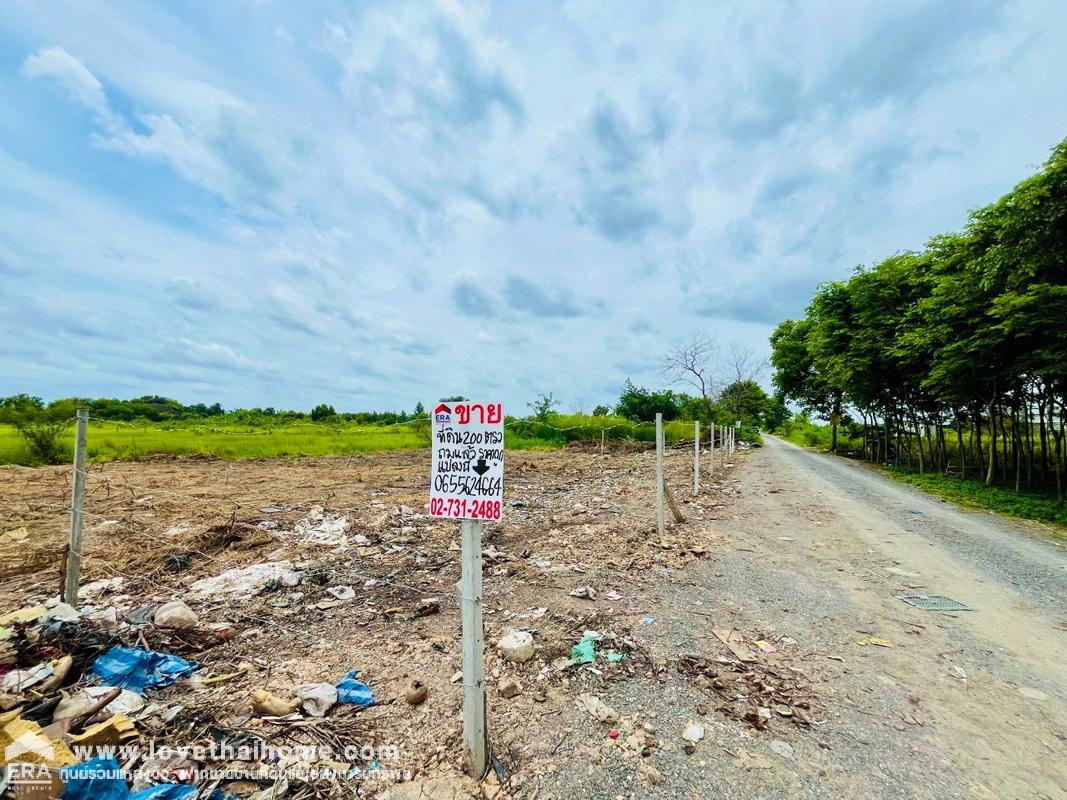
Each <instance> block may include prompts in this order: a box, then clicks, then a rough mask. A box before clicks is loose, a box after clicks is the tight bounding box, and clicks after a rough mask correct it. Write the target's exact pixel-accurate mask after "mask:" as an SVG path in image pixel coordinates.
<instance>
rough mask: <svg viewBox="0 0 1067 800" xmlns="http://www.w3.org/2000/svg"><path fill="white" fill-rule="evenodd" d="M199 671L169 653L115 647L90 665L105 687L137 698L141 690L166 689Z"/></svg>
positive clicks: (189, 662)
mask: <svg viewBox="0 0 1067 800" xmlns="http://www.w3.org/2000/svg"><path fill="white" fill-rule="evenodd" d="M199 668H200V665H199V664H197V663H196V662H195V661H186V660H185V659H184V658H180V657H179V656H174V655H170V654H169V653H157V652H153V651H151V650H142V649H140V648H138V647H120V646H119V645H115V646H114V647H112V648H111V649H110V650H108V651H107V652H106V653H104V654H103V655H102V656H99V657H98V658H97V659H96V661H95V662H93V668H92V673H93V675H95V676H96V677H97V678H99V679H100V680H101V682H102V683H105V684H107V685H108V686H117V687H120V688H125V689H129V690H130V691H132V692H136V693H137V694H140V693H141V692H143V691H144V690H145V689H158V688H160V687H163V686H170V685H171V684H172V683H174V682H175V681H176V680H178V679H179V678H184V677H186V676H188V675H191V674H192V673H194V672H195V671H196V670H197V669H199Z"/></svg>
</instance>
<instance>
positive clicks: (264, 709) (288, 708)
mask: <svg viewBox="0 0 1067 800" xmlns="http://www.w3.org/2000/svg"><path fill="white" fill-rule="evenodd" d="M298 708H300V701H299V700H283V699H282V698H280V697H278V696H277V695H274V694H271V693H270V692H268V691H267V690H266V689H253V690H252V711H253V713H255V714H256V715H257V716H260V717H287V716H289V715H290V714H292V713H295V712H296V710H297V709H298Z"/></svg>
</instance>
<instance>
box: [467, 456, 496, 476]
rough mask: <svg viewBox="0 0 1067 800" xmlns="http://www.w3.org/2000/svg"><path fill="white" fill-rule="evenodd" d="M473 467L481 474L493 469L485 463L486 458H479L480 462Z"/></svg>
mask: <svg viewBox="0 0 1067 800" xmlns="http://www.w3.org/2000/svg"><path fill="white" fill-rule="evenodd" d="M471 469H473V470H474V471H475V472H477V473H478V474H479V475H484V474H485V473H487V472H488V471H489V470H490V469H491V467H490V466H489V465H488V464H486V463H485V459H484V458H479V459H478V463H477V464H475V465H474V466H473V467H471Z"/></svg>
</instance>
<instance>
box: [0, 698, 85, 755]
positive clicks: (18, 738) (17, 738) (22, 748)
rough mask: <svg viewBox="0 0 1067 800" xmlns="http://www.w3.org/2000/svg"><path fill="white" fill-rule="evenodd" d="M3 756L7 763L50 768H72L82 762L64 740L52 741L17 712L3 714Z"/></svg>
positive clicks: (0, 738)
mask: <svg viewBox="0 0 1067 800" xmlns="http://www.w3.org/2000/svg"><path fill="white" fill-rule="evenodd" d="M0 753H2V754H3V759H4V761H5V762H10V761H21V762H24V763H27V764H40V765H42V766H46V767H54V768H57V769H58V768H59V767H69V766H72V765H74V764H76V763H78V759H76V758H75V757H74V754H73V753H72V752H71V751H70V748H69V747H67V745H66V744H65V743H64V742H63V741H62V739H51V738H50V737H49V736H48V735H46V734H45V733H44V731H42V730H41V726H40V725H38V724H37V723H36V722H34V721H33V720H28V719H23V718H22V717H21V716H20V712H19V711H18V710H17V709H16V710H14V711H8V712H6V713H4V714H0Z"/></svg>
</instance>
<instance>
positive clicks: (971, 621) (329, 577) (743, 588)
mask: <svg viewBox="0 0 1067 800" xmlns="http://www.w3.org/2000/svg"><path fill="white" fill-rule="evenodd" d="M767 445H768V446H767V447H764V448H762V449H756V450H752V451H747V452H741V453H738V454H737V456H735V462H736V464H735V465H732V466H730V467H723V466H722V465H721V464H717V465H716V467H717V469H716V473H715V475H714V476H710V475H709V474H708V473H707V472H705V475H704V479H703V490H702V492H701V494H700V495H699V496H697V497H693V496H692V475H691V463H692V461H691V459H692V456H691V451H689V450H688V449H678V450H672V451H670V452H669V453H668V458H667V467H668V468H667V475H668V484H669V486H671V487H672V488H673V490H674V494H675V496H676V497H677V499H678V501H679V504H680V506H681V510H682V513H683V514H684V516H685V517H686V521H685V522H684V523H682V524H674V523H672V524H670V526H669V528H668V531H667V534H666V535H665V536H664V537H663V538H662V539H661V538H660V537H659V536H658V535H657V534H656V526H655V514H654V496H655V494H654V481H653V475H654V456H653V454H652V453H651V452H649V451H647V450H642V449H636V450H631V451H627V452H622V451H617V452H609V453H608V454H607V455H606V456H604V457H600V456H599V455H598V454H597V453H596V451H595V449H589V448H581V449H571V450H565V451H556V452H547V453H515V454H509V457H508V464H507V475H506V490H505V494H506V497H507V506H506V516H505V519H504V521H502V522H501V523H500V524H496V525H487V526H486V536H485V555H484V561H483V563H484V569H485V589H486V601H485V620H486V628H487V641H488V642H489V643H490V647H489V649H488V652H487V667H486V668H487V677H488V684H489V694H488V708H489V727H490V735H491V742H492V746H493V749H494V753H495V755H496V757H497V762H496V768H497V772H496V774H495V775H493V776H491V777H490V779H489V780H488V781H487V782H486V783H485V784H483V786H482V788H481V789H476V787H475V786H474V784H473V783H472V782H470V781H469V780H466V779H464V778H463V777H462V764H461V757H460V750H461V732H460V727H461V722H460V720H461V710H460V709H461V703H462V687H461V686H460V685H458V684H456V683H452V677H453V675H454V673H455V672H456V671H457V670H459V669H460V665H461V656H460V648H459V614H458V606H457V602H456V588H455V584H456V581H457V580H458V576H459V561H458V555H459V553H458V525H457V524H456V523H444V522H440V521H436V520H433V519H431V518H429V517H427V516H425V507H424V506H425V501H426V496H425V495H426V484H427V477H428V476H427V473H428V463H427V458H426V454H425V453H422V452H412V451H408V452H400V453H388V454H378V455H368V456H360V457H355V458H332V459H315V460H306V461H263V462H222V461H210V460H198V461H193V460H187V459H184V460H172V459H166V460H158V461H153V462H146V463H139V464H107V465H100V466H94V467H93V470H92V473H91V477H90V481H89V486H90V499H89V510H90V512H91V514H92V516H91V517H90V518H89V519H90V524H89V525H88V528H87V534H86V558H85V581H86V582H89V581H93V580H96V579H100V578H107V577H111V576H118V577H122V578H124V582H123V584H122V586H121V587H120V588H117V589H115V590H114V591H105V592H103V593H100V594H96V595H93V596H92V597H90V598H88V599H87V602H91V603H92V604H93V606H94V607H95V608H97V609H98V610H103V611H106V610H107V609H108V608H114V609H117V611H118V617H119V619H120V620H121V619H124V618H128V617H129V616H130V614H131V613H132V614H133V616H134V618H135V619H136V618H137V614H136V609H137V608H138V607H141V606H148V607H149V608H152V607H155V606H156V605H158V604H159V603H160V602H162V601H164V600H167V599H170V598H171V597H183V596H184V597H190V587H191V585H192V584H193V583H194V582H195V581H197V580H199V579H202V578H205V577H211V576H217V575H219V574H220V573H222V572H223V571H224V570H227V569H230V568H233V567H243V566H247V565H252V564H257V563H263V562H269V561H277V560H280V559H284V560H287V561H289V562H291V563H292V564H293V566H294V568H296V569H299V570H300V571H301V572H302V573H303V574H304V579H303V582H302V583H301V584H300V586H298V587H284V586H272V587H271V588H269V589H268V590H265V591H263V592H261V593H259V594H256V595H255V596H253V597H251V598H248V599H239V598H235V597H229V596H226V597H206V598H204V599H189V603H190V605H191V606H192V607H193V608H194V609H195V610H196V611H197V612H198V613H199V615H200V618H201V625H200V628H199V629H198V631H197V632H196V633H184V634H177V633H174V632H168V631H164V630H161V629H158V628H155V627H153V626H150V625H149V626H143V625H134V626H129V625H126V626H124V627H121V628H120V629H119V630H117V631H114V632H112V633H109V634H107V635H106V636H104V638H103V640H100V641H95V646H98V647H102V646H105V645H106V644H107V643H108V641H110V639H108V638H107V637H111V638H112V639H113V638H115V637H117V638H118V639H119V640H122V641H125V642H127V643H134V642H138V641H139V642H141V643H143V644H147V645H149V646H152V647H156V648H159V649H165V650H171V651H173V652H178V653H180V654H182V655H185V656H186V657H190V658H195V659H196V660H198V661H200V662H201V663H202V664H203V669H202V670H201V675H203V676H208V675H219V674H228V673H229V672H232V671H235V670H236V669H237V668H238V667H240V666H242V665H243V666H245V667H247V665H248V664H249V662H251V663H253V664H254V665H255V668H253V669H250V670H249V671H248V672H247V673H244V674H242V675H241V676H239V677H237V678H233V679H231V680H228V681H225V682H221V683H219V684H208V685H203V684H200V683H199V681H195V680H194V681H193V682H192V684H189V683H185V684H182V685H181V686H179V687H174V688H171V689H167V690H163V691H162V692H157V693H155V694H154V698H153V699H155V700H157V701H158V702H160V703H163V704H171V705H173V704H181V705H182V706H183V709H182V711H181V712H180V713H179V715H178V717H177V718H176V720H175V721H174V722H173V723H172V724H167V725H157V724H154V723H152V721H151V720H149V721H147V722H145V723H144V724H143V725H142V727H143V728H144V729H145V732H146V733H147V734H148V735H150V736H152V737H153V738H155V739H157V740H159V741H167V742H169V743H174V744H189V743H190V740H196V739H205V738H208V737H215V738H218V737H219V736H229V735H233V733H234V732H240V733H242V734H247V735H251V736H255V737H260V738H263V739H267V740H270V741H272V742H276V743H277V742H284V741H289V740H293V741H301V742H308V741H312V742H326V743H330V742H333V743H337V742H369V743H375V744H387V745H393V746H396V747H398V748H399V750H400V755H399V757H398V758H397V759H396V764H395V766H400V767H402V768H406V769H409V770H411V772H412V778H413V780H411V781H408V782H405V783H402V784H396V785H392V786H383V785H382V784H381V783H363V782H357V783H355V784H345V785H343V786H342V785H340V784H337V783H319V784H300V785H294V786H292V787H290V794H289V795H287V796H289V797H297V798H304V797H329V796H337V797H340V796H345V797H348V796H352V795H353V793H356V795H357V796H376V797H381V798H384V797H386V796H387V797H389V798H391V800H404V798H418V797H425V798H438V797H442V798H445V797H455V798H461V797H466V796H468V795H469V794H470V793H472V792H481V793H484V794H486V795H488V796H498V797H504V796H513V797H522V798H527V797H529V798H541V800H544V798H570V797H582V798H588V799H589V800H597V798H604V799H605V800H614V798H619V797H626V798H631V797H633V798H638V797H650V798H661V797H663V798H665V797H671V798H692V799H694V800H699V798H709V799H710V798H755V797H759V798H792V797H810V798H822V797H864V798H885V799H886V800H889V799H890V798H939V799H940V798H978V800H991V798H1003V799H1004V800H1007V799H1008V798H1046V799H1047V798H1060V797H1067V768H1065V766H1064V765H1065V764H1067V613H1065V612H1064V609H1065V608H1067V554H1065V552H1064V549H1063V548H1062V547H1058V546H1057V545H1056V544H1055V543H1049V542H1046V541H1043V540H1042V539H1041V537H1040V535H1039V533H1040V532H1039V531H1035V529H1034V528H1033V527H1032V526H1025V525H1020V524H1017V523H1012V522H1006V521H1003V520H1000V519H998V518H996V517H992V516H990V515H987V514H978V513H971V512H964V511H961V510H959V509H956V508H955V507H953V506H951V504H947V503H943V502H941V501H936V500H933V499H931V498H928V497H926V496H924V495H921V494H920V493H918V492H915V491H913V490H911V489H907V488H904V487H901V486H899V485H897V484H894V483H892V482H891V481H888V480H886V479H884V478H882V477H880V476H878V475H874V474H871V473H870V472H868V471H866V470H863V469H862V468H860V467H857V466H854V465H851V464H846V463H845V462H843V461H841V460H834V459H829V458H826V457H820V456H817V455H814V454H810V453H805V452H803V451H800V450H798V449H796V448H792V447H789V446H786V445H784V444H783V443H781V442H778V441H777V440H774V439H771V438H768V441H767ZM704 463H705V467H706V466H707V459H706V458H705V462H704ZM68 482H69V470H62V469H54V470H49V469H46V470H32V471H31V470H0V577H2V579H3V590H2V595H0V598H2V603H3V605H2V606H0V610H10V609H13V608H17V607H20V606H23V605H26V604H28V603H31V602H36V601H41V600H44V599H46V598H47V597H50V596H52V595H54V594H55V593H56V587H57V586H58V580H59V579H58V559H59V557H60V555H61V553H62V546H63V542H64V540H65V536H66V533H65V531H66V525H67V512H66V511H65V504H66V503H67V502H68V499H69V496H68V493H69V489H68ZM264 509H268V510H264ZM338 517H344V518H345V519H346V520H347V521H348V523H349V525H348V528H347V531H346V536H347V538H346V539H345V540H344V541H343V542H341V543H337V542H336V541H332V540H331V541H329V542H327V543H323V542H321V541H318V542H317V541H314V539H315V537H316V536H317V534H315V533H314V531H311V532H309V530H308V523H307V521H308V520H309V519H311V520H312V522H313V524H317V523H315V521H316V520H318V521H319V522H323V521H324V522H326V523H329V522H330V521H331V520H336V519H337V518H338ZM23 527H25V528H26V530H27V535H25V536H23V535H22V534H16V535H15V538H12V537H11V536H10V535H8V534H7V533H5V532H10V531H12V530H15V531H18V530H20V529H21V528H23ZM357 537H362V538H357ZM325 538H327V539H329V536H328V535H327V536H326V537H325ZM336 586H351V587H353V589H354V590H355V592H356V596H355V598H354V599H353V600H350V601H343V602H337V601H336V600H334V598H333V597H332V596H331V595H330V594H329V593H328V592H327V589H328V588H330V587H336ZM579 586H591V587H592V588H593V589H594V590H595V592H596V599H595V600H588V599H579V598H576V597H572V596H571V595H570V592H571V591H572V590H573V589H575V588H576V587H579ZM904 593H908V594H943V595H948V596H951V597H954V598H955V599H958V600H961V601H963V602H964V603H966V604H967V605H969V606H970V607H972V608H973V609H975V610H974V611H971V612H958V613H952V614H946V613H934V612H924V611H919V610H917V609H915V608H913V607H911V606H908V605H906V604H904V603H902V602H901V601H900V600H898V599H897V597H896V596H897V595H899V594H904ZM425 601H434V602H436V607H437V608H439V611H436V613H429V614H428V615H427V616H421V617H418V616H417V615H418V614H419V613H421V612H420V611H419V609H420V607H421V608H422V609H426V608H433V607H434V602H430V603H429V604H427V603H426V602H425ZM94 624H95V625H96V628H97V629H99V628H100V627H101V626H104V627H106V619H105V620H103V621H98V622H97V623H94ZM223 625H225V626H229V627H230V628H231V629H232V632H233V633H235V635H233V636H232V638H230V637H229V633H228V632H227V636H226V638H223V637H221V636H219V635H217V634H216V633H214V632H213V630H212V626H214V627H215V628H218V627H220V626H223ZM512 627H522V628H526V629H529V630H530V631H532V632H533V634H534V636H535V640H536V642H537V645H538V650H537V654H536V656H535V658H534V659H533V660H532V661H531V662H528V663H526V664H521V665H518V664H511V663H506V662H504V661H502V660H501V659H500V658H499V656H498V655H497V654H496V653H495V652H494V650H493V648H492V646H491V645H492V644H493V643H495V641H496V640H497V638H498V637H499V636H500V635H502V634H503V633H504V632H505V631H506V630H508V629H509V628H512ZM590 630H591V631H596V632H598V633H599V634H600V635H601V636H603V637H604V639H603V642H602V644H601V654H600V657H598V659H597V661H596V662H595V663H593V664H588V665H578V666H572V667H570V668H568V669H566V670H561V669H559V668H557V666H554V662H555V663H557V664H558V661H559V660H560V659H562V658H564V657H566V656H568V655H569V654H570V650H571V647H572V645H574V644H575V643H576V642H577V641H578V640H579V639H581V637H582V635H583V633H584V632H585V631H590ZM731 631H732V632H733V633H731ZM724 638H726V639H727V640H729V641H730V642H731V643H732V644H727V643H726V642H724V640H723V639H724ZM73 646H74V645H72V647H73ZM83 647H85V648H87V647H88V646H87V645H86V646H83ZM608 650H613V651H615V652H624V653H626V656H625V658H623V659H622V660H621V661H618V662H609V661H608V660H607V659H606V658H604V655H605V654H606V652H607V651H608ZM83 655H84V654H83ZM86 660H87V658H86ZM354 668H359V669H361V670H362V672H361V678H363V679H365V680H366V681H367V683H369V684H370V685H371V686H372V687H373V688H374V690H375V693H376V697H377V699H378V700H379V701H380V703H381V704H380V705H378V706H375V707H373V708H371V709H368V710H366V711H362V712H356V711H354V710H353V709H351V708H350V707H345V708H342V707H335V709H334V710H333V711H331V712H330V714H329V715H328V716H327V717H326V719H325V720H318V721H311V722H308V721H303V722H301V723H299V724H297V725H292V724H290V725H283V724H278V723H272V722H266V721H264V720H261V719H258V718H256V717H253V716H251V711H250V708H249V695H250V693H251V691H252V690H253V689H254V688H266V689H269V690H271V691H273V692H274V693H276V694H279V695H282V696H286V695H287V694H288V693H289V692H290V691H291V689H292V687H293V686H295V685H298V684H302V683H308V682H315V681H330V682H335V681H336V680H337V679H339V678H340V677H341V676H342V675H343V674H344V673H346V672H348V671H349V670H351V669H354ZM412 678H418V679H419V680H422V681H424V682H425V683H426V684H427V685H428V686H429V689H430V691H429V697H428V699H427V701H426V702H425V703H423V704H422V705H419V706H414V707H413V706H409V705H407V704H406V703H405V702H404V701H403V699H401V695H402V693H403V690H404V688H405V686H406V685H407V684H408V682H409V681H410V680H411V679H412ZM502 679H514V680H517V681H518V682H519V684H520V686H521V693H520V694H519V695H518V696H516V697H513V698H510V699H505V698H502V697H500V696H499V695H498V693H497V691H496V686H497V682H498V681H500V680H502ZM583 695H593V696H595V697H597V698H599V699H600V700H601V701H602V702H603V703H606V704H607V705H608V706H609V707H610V709H609V710H610V711H612V712H613V714H614V716H612V718H611V719H610V721H607V722H603V721H600V720H598V719H597V718H595V716H594V714H592V713H590V711H589V708H590V707H591V706H590V702H589V700H588V698H586V699H585V700H580V698H581V697H582V696H583ZM693 725H698V726H702V727H703V728H704V737H703V738H702V739H700V740H699V741H697V742H696V743H691V742H687V741H685V740H683V738H682V732H683V730H685V729H686V728H689V729H690V731H691V732H692V730H693V727H692V726H693ZM613 732H614V733H615V734H616V736H614V737H613V736H611V735H610V734H611V733H613ZM263 785H264V784H263V782H258V783H255V782H250V783H239V784H231V786H230V788H231V789H234V790H237V791H238V792H239V794H241V796H251V792H252V790H253V789H254V788H255V789H261V788H262V787H263Z"/></svg>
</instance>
